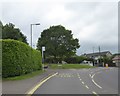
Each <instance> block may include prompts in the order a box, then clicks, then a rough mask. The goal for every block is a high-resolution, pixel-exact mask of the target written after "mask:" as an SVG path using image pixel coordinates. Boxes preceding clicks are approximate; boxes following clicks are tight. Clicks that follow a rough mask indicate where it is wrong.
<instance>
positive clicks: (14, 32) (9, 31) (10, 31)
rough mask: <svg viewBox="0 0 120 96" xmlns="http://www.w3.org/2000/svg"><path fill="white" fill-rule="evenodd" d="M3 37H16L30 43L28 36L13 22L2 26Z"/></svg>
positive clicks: (15, 38)
mask: <svg viewBox="0 0 120 96" xmlns="http://www.w3.org/2000/svg"><path fill="white" fill-rule="evenodd" d="M2 39H14V40H19V41H21V42H24V43H26V44H28V43H27V40H26V36H24V35H23V34H22V33H21V32H20V29H19V28H15V25H14V24H12V23H9V24H6V25H5V26H2Z"/></svg>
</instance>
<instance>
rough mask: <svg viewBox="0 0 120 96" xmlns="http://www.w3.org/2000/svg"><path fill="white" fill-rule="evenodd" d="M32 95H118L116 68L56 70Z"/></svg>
mask: <svg viewBox="0 0 120 96" xmlns="http://www.w3.org/2000/svg"><path fill="white" fill-rule="evenodd" d="M34 94H95V95H98V94H118V68H114V67H109V68H102V67H99V68H91V69H79V70H77V69H69V70H58V74H57V75H55V76H54V77H52V78H50V79H49V80H47V81H46V82H44V83H43V84H42V85H41V86H40V87H39V88H38V89H37V90H36V91H35V92H34Z"/></svg>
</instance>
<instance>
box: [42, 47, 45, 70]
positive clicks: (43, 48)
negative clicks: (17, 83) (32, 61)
mask: <svg viewBox="0 0 120 96" xmlns="http://www.w3.org/2000/svg"><path fill="white" fill-rule="evenodd" d="M44 51H45V47H44V46H43V47H42V65H43V71H44Z"/></svg>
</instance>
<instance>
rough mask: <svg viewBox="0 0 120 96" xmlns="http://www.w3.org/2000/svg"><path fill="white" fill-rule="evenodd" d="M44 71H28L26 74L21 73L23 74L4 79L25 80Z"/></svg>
mask: <svg viewBox="0 0 120 96" xmlns="http://www.w3.org/2000/svg"><path fill="white" fill-rule="evenodd" d="M43 72H44V71H43V70H38V71H34V72H32V73H28V74H25V75H21V76H15V77H8V78H2V80H3V81H6V80H23V79H28V78H31V77H34V76H37V75H40V74H42V73H43Z"/></svg>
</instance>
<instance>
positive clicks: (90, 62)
mask: <svg viewBox="0 0 120 96" xmlns="http://www.w3.org/2000/svg"><path fill="white" fill-rule="evenodd" d="M81 64H86V65H90V66H93V62H92V61H88V60H84V61H83V62H82V63H81Z"/></svg>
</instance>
